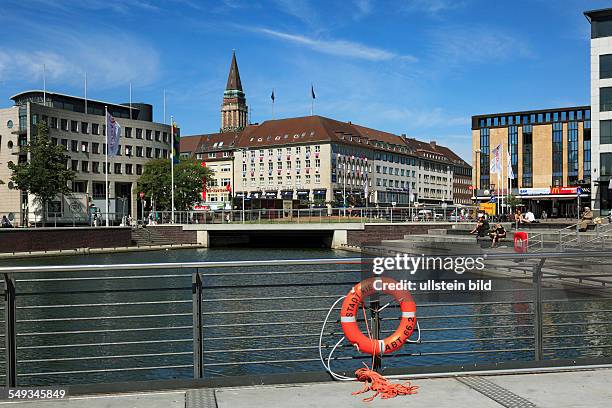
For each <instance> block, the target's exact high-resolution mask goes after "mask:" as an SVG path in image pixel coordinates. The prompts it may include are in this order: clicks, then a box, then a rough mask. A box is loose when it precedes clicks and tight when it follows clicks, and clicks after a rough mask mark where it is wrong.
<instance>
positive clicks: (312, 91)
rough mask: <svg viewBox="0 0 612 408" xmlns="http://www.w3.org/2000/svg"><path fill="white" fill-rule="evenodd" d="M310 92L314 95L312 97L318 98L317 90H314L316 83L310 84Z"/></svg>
mask: <svg viewBox="0 0 612 408" xmlns="http://www.w3.org/2000/svg"><path fill="white" fill-rule="evenodd" d="M310 94H311V95H312V99H316V98H317V96H316V95H315V91H314V85H312V84H310Z"/></svg>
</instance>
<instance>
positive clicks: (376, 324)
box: [370, 297, 384, 372]
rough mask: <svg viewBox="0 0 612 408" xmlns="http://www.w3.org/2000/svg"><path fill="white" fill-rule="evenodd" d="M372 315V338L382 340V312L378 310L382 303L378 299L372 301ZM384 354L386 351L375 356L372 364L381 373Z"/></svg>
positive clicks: (373, 368)
mask: <svg viewBox="0 0 612 408" xmlns="http://www.w3.org/2000/svg"><path fill="white" fill-rule="evenodd" d="M377 298H378V297H377ZM370 308H371V313H372V337H373V338H375V339H376V340H379V339H380V312H379V311H378V309H379V308H380V301H379V300H378V299H376V300H374V301H372V303H370ZM383 354H384V350H383V352H382V353H380V354H377V355H375V356H374V360H373V362H372V370H374V371H379V372H380V369H381V368H382V357H381V356H382V355H383Z"/></svg>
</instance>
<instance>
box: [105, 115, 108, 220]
mask: <svg viewBox="0 0 612 408" xmlns="http://www.w3.org/2000/svg"><path fill="white" fill-rule="evenodd" d="M104 123H105V125H104V138H105V140H106V154H105V155H104V190H105V191H106V200H105V201H106V226H107V227H108V224H109V223H108V200H109V196H108V106H107V105H104Z"/></svg>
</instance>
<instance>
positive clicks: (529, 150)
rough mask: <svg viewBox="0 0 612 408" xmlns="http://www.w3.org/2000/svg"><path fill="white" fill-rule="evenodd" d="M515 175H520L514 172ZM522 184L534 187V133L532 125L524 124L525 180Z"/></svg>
mask: <svg viewBox="0 0 612 408" xmlns="http://www.w3.org/2000/svg"><path fill="white" fill-rule="evenodd" d="M513 171H514V169H513ZM514 176H515V177H518V174H517V173H514ZM521 186H522V187H533V133H532V127H531V125H524V126H523V180H522V183H521Z"/></svg>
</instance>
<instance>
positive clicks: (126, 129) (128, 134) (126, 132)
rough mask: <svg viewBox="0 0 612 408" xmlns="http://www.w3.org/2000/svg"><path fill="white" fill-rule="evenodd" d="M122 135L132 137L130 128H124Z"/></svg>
mask: <svg viewBox="0 0 612 408" xmlns="http://www.w3.org/2000/svg"><path fill="white" fill-rule="evenodd" d="M123 133H124V134H125V137H132V128H131V127H126V128H125V130H124V131H123Z"/></svg>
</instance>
